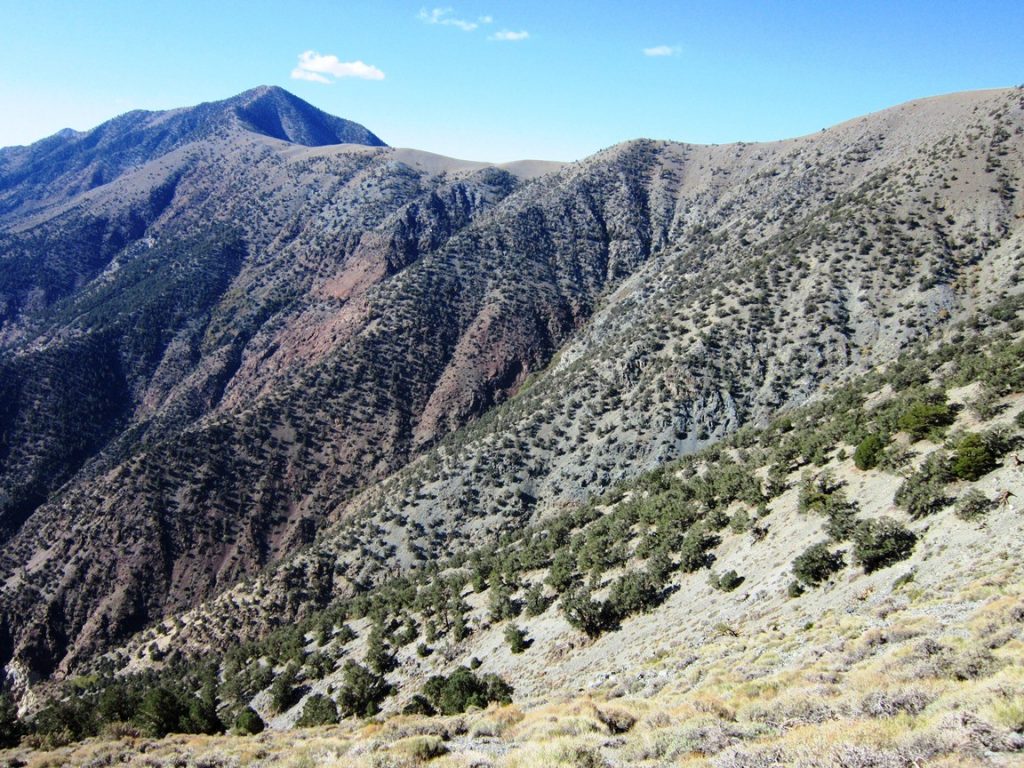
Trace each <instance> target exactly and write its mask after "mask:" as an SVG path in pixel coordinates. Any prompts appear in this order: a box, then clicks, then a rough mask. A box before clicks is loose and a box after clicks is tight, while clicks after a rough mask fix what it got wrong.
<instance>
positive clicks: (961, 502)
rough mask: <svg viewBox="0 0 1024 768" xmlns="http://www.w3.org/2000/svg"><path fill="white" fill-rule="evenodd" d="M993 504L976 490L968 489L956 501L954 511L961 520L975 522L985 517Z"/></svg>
mask: <svg viewBox="0 0 1024 768" xmlns="http://www.w3.org/2000/svg"><path fill="white" fill-rule="evenodd" d="M994 506H995V502H993V501H992V499H990V498H989V497H988V496H986V495H985V494H984V493H982V492H981V491H979V490H978V489H977V488H969V489H968V490H967V491H965V492H964V494H963V495H962V496H961V497H960V498H959V499H957V500H956V505H955V506H954V509H955V510H956V516H957V517H959V518H960V519H961V520H976V519H978V518H979V517H983V516H985V515H987V514H988V513H989V512H990V511H991V509H992V507H994Z"/></svg>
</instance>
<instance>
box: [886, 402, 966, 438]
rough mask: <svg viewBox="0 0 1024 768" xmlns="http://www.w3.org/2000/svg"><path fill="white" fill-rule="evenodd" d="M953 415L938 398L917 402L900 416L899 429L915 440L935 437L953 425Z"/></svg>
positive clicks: (946, 405) (947, 406)
mask: <svg viewBox="0 0 1024 768" xmlns="http://www.w3.org/2000/svg"><path fill="white" fill-rule="evenodd" d="M953 419H954V413H953V410H952V409H951V408H950V407H949V405H948V404H947V403H946V402H945V396H944V395H943V396H942V400H941V401H940V400H939V399H938V397H937V396H936V397H933V398H932V399H928V400H917V401H915V402H913V403H911V404H910V405H909V406H907V408H906V409H905V410H904V411H903V413H902V414H901V415H900V418H899V421H898V424H899V428H900V429H902V430H903V431H904V432H907V433H908V434H909V435H910V436H911V437H913V438H914V439H915V440H923V439H924V438H926V437H929V436H931V437H936V436H938V435H940V434H941V433H942V430H943V429H944V428H945V427H948V426H949V425H950V424H952V423H953Z"/></svg>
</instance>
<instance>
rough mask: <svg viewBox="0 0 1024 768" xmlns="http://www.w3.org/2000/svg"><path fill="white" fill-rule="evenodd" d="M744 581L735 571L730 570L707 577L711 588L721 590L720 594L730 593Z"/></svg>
mask: <svg viewBox="0 0 1024 768" xmlns="http://www.w3.org/2000/svg"><path fill="white" fill-rule="evenodd" d="M744 581H745V579H744V578H743V577H742V576H740V575H739V574H738V573H736V571H731V570H730V571H726V572H725V573H722V574H714V573H712V574H711V576H709V577H708V582H709V583H710V584H711V586H712V587H714V588H715V589H718V590H721V591H722V592H732V591H733V590H734V589H736V588H737V587H738V586H739V585H740V584H742V583H743V582H744Z"/></svg>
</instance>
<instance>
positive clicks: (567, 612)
mask: <svg viewBox="0 0 1024 768" xmlns="http://www.w3.org/2000/svg"><path fill="white" fill-rule="evenodd" d="M561 607H562V615H563V616H565V620H566V621H568V622H569V624H570V625H571V626H573V627H575V628H576V629H580V630H583V631H584V632H585V633H586V634H587V636H588V637H597V636H599V635H600V634H601V633H602V632H604V631H605V630H606V629H611V628H612V627H613V626H614V625H615V621H614V618H613V616H612V615H611V611H609V610H608V604H607V603H605V602H604V601H597V600H593V599H591V597H590V590H589V589H586V588H583V589H576V590H573V591H572V592H567V593H565V594H564V595H562V600H561Z"/></svg>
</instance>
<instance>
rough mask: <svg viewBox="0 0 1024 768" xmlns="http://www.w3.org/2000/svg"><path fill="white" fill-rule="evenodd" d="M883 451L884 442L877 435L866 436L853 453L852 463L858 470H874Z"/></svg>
mask: <svg viewBox="0 0 1024 768" xmlns="http://www.w3.org/2000/svg"><path fill="white" fill-rule="evenodd" d="M884 450H885V440H883V439H882V438H881V437H880V436H879V435H868V436H867V437H865V438H864V439H863V440H861V442H860V445H858V446H857V450H855V451H854V452H853V463H854V464H855V465H856V467H857V469H860V470H867V469H874V468H875V467H877V466H878V460H879V459H880V458H881V457H882V452H883V451H884Z"/></svg>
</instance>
